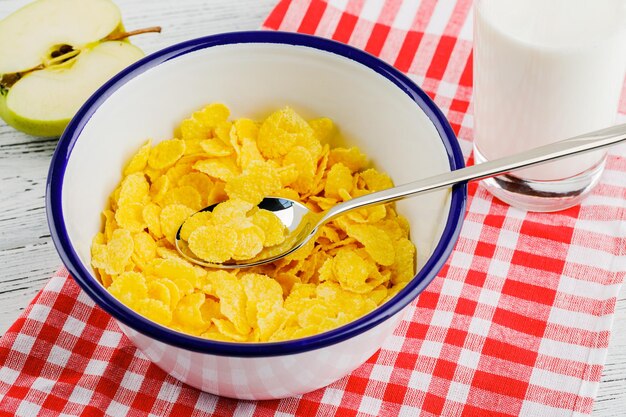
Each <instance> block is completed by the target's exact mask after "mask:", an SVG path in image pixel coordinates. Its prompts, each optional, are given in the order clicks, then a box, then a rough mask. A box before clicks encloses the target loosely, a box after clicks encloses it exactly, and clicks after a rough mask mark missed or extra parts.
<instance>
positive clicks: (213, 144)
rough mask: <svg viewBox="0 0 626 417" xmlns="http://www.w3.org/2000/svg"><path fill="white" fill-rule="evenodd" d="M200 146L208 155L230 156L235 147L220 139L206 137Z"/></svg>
mask: <svg viewBox="0 0 626 417" xmlns="http://www.w3.org/2000/svg"><path fill="white" fill-rule="evenodd" d="M200 147H201V148H202V150H203V151H204V152H205V153H206V154H207V155H208V156H228V155H230V154H231V153H233V148H231V147H229V146H227V145H226V144H224V142H222V141H221V140H219V139H205V140H203V141H201V142H200Z"/></svg>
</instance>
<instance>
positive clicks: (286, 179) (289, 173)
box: [277, 164, 300, 187]
mask: <svg viewBox="0 0 626 417" xmlns="http://www.w3.org/2000/svg"><path fill="white" fill-rule="evenodd" d="M277 171H278V175H280V183H281V185H282V186H283V187H286V186H288V185H290V184H292V183H293V182H294V181H296V180H297V179H298V176H299V175H300V171H298V166H297V165H296V164H290V165H287V166H284V167H280V168H278V169H277Z"/></svg>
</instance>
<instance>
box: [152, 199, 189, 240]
mask: <svg viewBox="0 0 626 417" xmlns="http://www.w3.org/2000/svg"><path fill="white" fill-rule="evenodd" d="M193 213H194V211H193V210H192V209H190V208H189V207H187V206H184V205H182V204H172V205H169V206H165V207H164V208H163V209H162V210H161V214H160V215H159V221H160V224H161V231H162V233H163V235H164V236H165V238H166V239H167V240H168V241H169V242H170V243H171V244H174V240H175V237H176V232H178V229H179V228H180V226H181V225H182V224H183V222H184V221H185V220H187V218H188V217H189V216H191V215H192V214H193Z"/></svg>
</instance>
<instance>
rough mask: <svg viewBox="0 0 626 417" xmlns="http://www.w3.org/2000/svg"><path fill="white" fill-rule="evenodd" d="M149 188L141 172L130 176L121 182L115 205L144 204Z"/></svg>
mask: <svg viewBox="0 0 626 417" xmlns="http://www.w3.org/2000/svg"><path fill="white" fill-rule="evenodd" d="M149 189H150V186H149V185H148V181H147V180H146V177H145V176H144V175H143V173H142V172H136V173H134V174H130V175H129V176H127V177H126V178H124V180H123V181H122V184H121V186H120V191H119V197H118V199H117V205H118V206H123V205H126V204H131V203H144V199H145V198H146V197H147V196H148V190H149Z"/></svg>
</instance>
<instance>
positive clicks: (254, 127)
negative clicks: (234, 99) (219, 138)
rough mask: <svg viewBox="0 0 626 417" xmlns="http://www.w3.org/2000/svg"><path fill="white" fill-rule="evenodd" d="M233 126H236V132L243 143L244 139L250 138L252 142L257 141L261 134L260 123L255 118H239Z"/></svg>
mask: <svg viewBox="0 0 626 417" xmlns="http://www.w3.org/2000/svg"><path fill="white" fill-rule="evenodd" d="M233 126H235V133H236V135H237V137H238V138H239V140H240V141H241V143H242V144H243V140H244V139H249V140H251V141H252V143H254V142H256V140H257V137H258V136H259V125H258V124H257V123H256V122H255V121H254V120H251V119H245V118H242V119H237V120H236V121H235V123H234V124H233Z"/></svg>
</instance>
